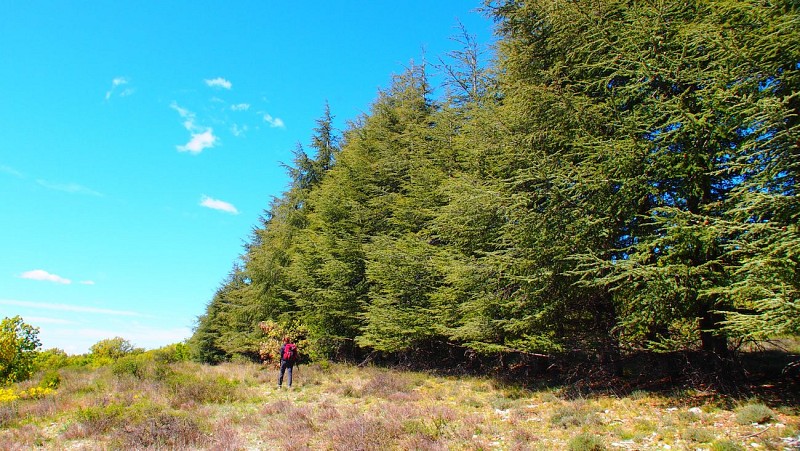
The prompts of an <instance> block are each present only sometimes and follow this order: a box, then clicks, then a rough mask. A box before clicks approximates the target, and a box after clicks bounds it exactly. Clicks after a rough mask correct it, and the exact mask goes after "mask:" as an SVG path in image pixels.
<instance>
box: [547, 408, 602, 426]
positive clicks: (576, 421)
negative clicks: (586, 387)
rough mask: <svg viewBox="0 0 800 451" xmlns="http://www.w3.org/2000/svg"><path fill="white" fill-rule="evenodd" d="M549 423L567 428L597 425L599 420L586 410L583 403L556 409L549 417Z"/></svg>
mask: <svg viewBox="0 0 800 451" xmlns="http://www.w3.org/2000/svg"><path fill="white" fill-rule="evenodd" d="M550 423H551V424H553V425H554V426H561V427H563V428H568V427H571V426H582V425H592V424H599V423H600V419H599V418H598V417H597V415H595V414H594V412H591V411H590V410H589V409H588V408H586V406H585V405H584V404H583V403H576V404H571V405H567V406H562V407H559V408H557V409H556V410H555V413H553V415H552V416H551V417H550Z"/></svg>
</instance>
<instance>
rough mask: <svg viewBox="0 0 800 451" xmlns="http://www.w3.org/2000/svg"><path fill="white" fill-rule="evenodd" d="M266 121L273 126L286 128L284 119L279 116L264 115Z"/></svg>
mask: <svg viewBox="0 0 800 451" xmlns="http://www.w3.org/2000/svg"><path fill="white" fill-rule="evenodd" d="M264 122H266V123H268V124H269V126H270V127H272V128H286V125H285V124H284V123H283V119H281V118H279V117H272V116H271V115H269V114H265V115H264Z"/></svg>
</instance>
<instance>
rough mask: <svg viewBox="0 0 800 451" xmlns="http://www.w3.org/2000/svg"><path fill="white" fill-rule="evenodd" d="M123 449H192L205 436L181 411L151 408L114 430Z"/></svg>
mask: <svg viewBox="0 0 800 451" xmlns="http://www.w3.org/2000/svg"><path fill="white" fill-rule="evenodd" d="M114 435H115V436H116V437H119V438H120V439H121V441H122V442H123V444H124V445H126V446H125V448H128V449H132V448H156V449H162V448H170V449H187V448H194V447H195V445H198V444H199V443H202V442H203V441H204V440H205V439H206V434H205V433H204V432H203V430H202V428H201V427H200V425H199V424H198V423H197V422H196V421H195V420H194V419H192V418H191V417H189V416H188V415H186V414H182V413H174V412H169V411H159V410H158V409H151V410H150V411H149V412H147V414H145V415H143V416H142V417H140V418H135V419H134V421H132V422H128V424H126V426H125V427H124V428H119V429H117V430H115V434H114Z"/></svg>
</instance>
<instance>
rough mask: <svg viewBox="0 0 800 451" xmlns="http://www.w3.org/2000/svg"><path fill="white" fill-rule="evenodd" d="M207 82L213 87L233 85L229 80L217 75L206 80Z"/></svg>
mask: <svg viewBox="0 0 800 451" xmlns="http://www.w3.org/2000/svg"><path fill="white" fill-rule="evenodd" d="M206 84H207V85H208V86H210V87H212V88H223V89H231V87H233V85H232V84H231V82H229V81H228V80H226V79H224V78H222V77H217V78H214V79H211V80H206Z"/></svg>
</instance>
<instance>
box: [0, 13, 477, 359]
mask: <svg viewBox="0 0 800 451" xmlns="http://www.w3.org/2000/svg"><path fill="white" fill-rule="evenodd" d="M479 3H480V2H478V1H475V2H469V1H455V0H453V1H450V0H448V1H438V2H431V1H416V0H415V1H405V2H383V1H376V2H355V1H309V2H270V1H265V0H262V1H241V2H219V1H206V2H185V1H168V2H163V1H150V0H146V1H124V2H123V1H116V2H100V1H94V2H90V1H74V2H67V1H37V2H23V1H19V2H4V3H3V4H2V6H0V30H2V31H1V32H0V131H1V132H2V135H0V317H10V316H14V315H21V316H22V317H23V319H24V320H25V322H27V323H29V324H32V325H34V326H37V327H39V328H40V333H39V338H40V339H41V341H42V345H43V348H44V349H48V348H53V347H57V348H61V349H63V350H65V351H67V352H69V353H83V352H87V351H88V349H89V347H90V346H91V345H92V344H94V343H96V342H97V341H99V340H101V339H104V338H113V337H116V336H121V337H123V338H125V339H127V340H129V341H131V342H132V343H133V344H134V345H136V346H140V347H144V348H155V347H160V346H163V345H165V344H169V343H175V342H179V341H181V340H183V339H185V338H187V337H189V336H190V335H191V331H192V327H193V326H194V324H195V319H196V317H197V316H198V315H201V314H202V313H203V312H204V309H205V306H206V304H207V303H208V301H209V300H210V299H211V297H212V296H213V294H214V292H215V290H216V289H217V287H218V286H219V285H220V283H221V282H222V281H223V279H224V278H225V276H226V274H227V273H228V272H229V270H230V269H231V266H232V265H233V263H234V262H235V261H236V260H237V258H238V256H239V255H240V254H241V252H242V245H243V243H244V242H245V241H246V240H247V239H248V237H249V235H250V232H251V230H252V228H253V226H255V225H256V224H257V222H258V218H259V216H260V215H261V214H262V213H263V212H264V209H265V208H266V207H267V206H268V204H269V201H270V199H271V198H272V196H277V195H280V193H281V192H283V191H284V189H285V188H286V184H287V178H286V175H285V171H284V170H283V169H282V168H281V162H287V163H288V162H290V161H291V159H292V154H291V152H292V150H293V149H294V148H295V147H296V146H297V144H298V143H301V144H304V145H305V144H306V143H308V142H309V138H310V136H311V134H312V129H313V128H314V126H315V120H316V119H317V118H319V117H320V116H321V114H322V111H323V107H324V104H325V102H326V101H327V102H328V103H329V104H330V107H331V112H332V113H333V115H334V116H335V122H336V125H337V126H338V127H339V128H344V127H345V126H346V125H345V124H346V122H347V121H349V120H352V119H355V118H356V117H357V116H358V115H359V114H360V113H362V112H366V111H368V110H369V105H370V104H371V102H372V101H373V100H375V98H376V95H377V92H378V89H380V88H383V87H387V86H388V85H389V83H390V79H391V75H392V74H395V73H399V72H402V71H403V70H404V67H406V66H407V65H408V64H409V62H410V61H411V60H416V61H420V60H421V59H422V55H423V53H424V54H425V58H427V59H428V60H429V61H433V62H435V61H436V60H437V59H438V57H440V56H444V55H445V53H446V52H448V51H451V50H455V49H457V44H456V43H455V42H453V41H452V40H451V38H452V37H453V36H455V35H456V34H457V29H456V26H457V23H458V21H460V22H461V23H463V24H464V25H465V26H466V28H467V30H468V31H469V32H470V33H471V34H474V35H475V36H476V37H477V39H478V41H479V42H481V43H483V44H487V45H488V44H489V43H490V41H491V22H490V21H489V20H488V19H486V18H485V17H483V16H482V15H481V14H479V13H478V12H476V11H475V8H476V7H478V6H479ZM423 49H424V52H423Z"/></svg>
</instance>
